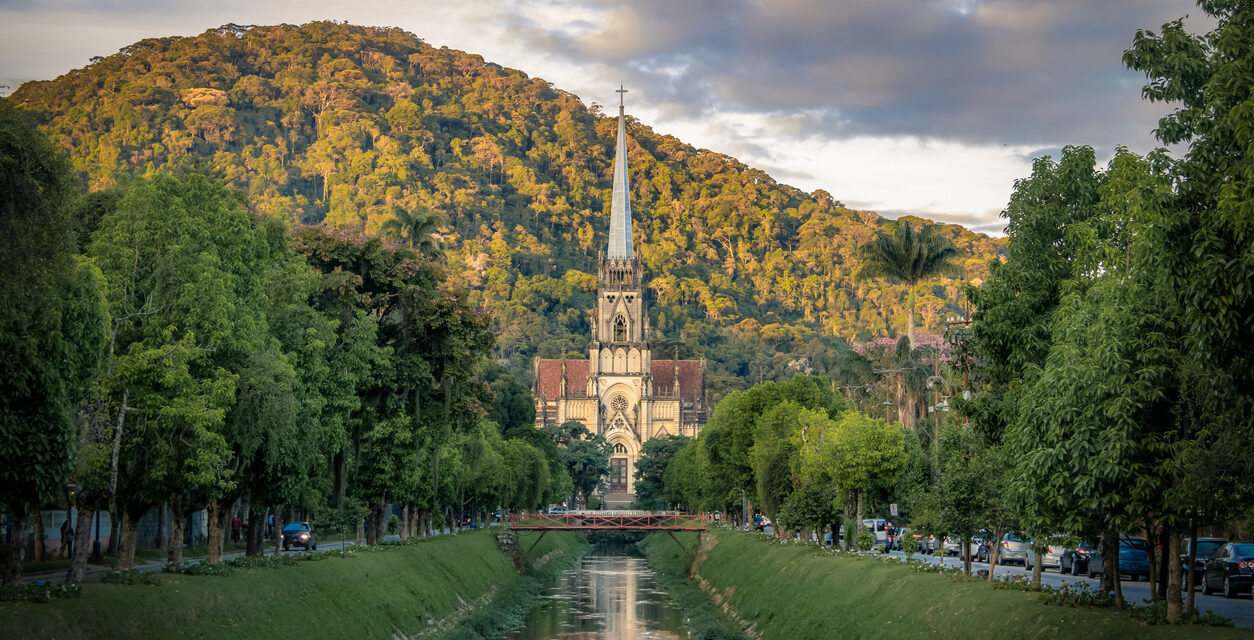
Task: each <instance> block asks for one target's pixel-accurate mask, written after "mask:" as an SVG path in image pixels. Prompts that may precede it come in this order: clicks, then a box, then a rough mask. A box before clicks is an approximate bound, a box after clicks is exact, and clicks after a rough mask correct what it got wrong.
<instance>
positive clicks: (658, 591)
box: [506, 545, 688, 640]
mask: <svg viewBox="0 0 1254 640" xmlns="http://www.w3.org/2000/svg"><path fill="white" fill-rule="evenodd" d="M541 599H542V603H541V604H540V606H538V607H536V608H535V609H532V610H531V612H530V613H528V614H527V623H526V625H525V626H524V627H523V628H522V629H517V630H515V631H513V632H511V633H510V634H509V635H508V636H506V637H507V638H514V639H517V640H539V639H541V638H563V639H578V640H593V639H595V640H631V639H634V638H657V639H659V640H666V639H672V638H686V637H687V635H688V634H687V631H685V630H684V624H683V616H682V615H681V614H680V612H679V609H677V608H676V607H675V605H674V603H672V602H671V600H670V596H668V595H667V594H666V592H665V591H664V590H663V589H662V588H661V586H660V585H658V583H657V581H656V579H655V578H654V576H653V572H652V571H651V570H650V569H649V567H648V565H647V564H646V563H645V560H644V558H642V557H640V555H639V554H638V553H637V552H636V551H635V547H632V546H630V545H604V546H598V547H597V548H596V549H594V550H593V551H592V553H589V554H588V555H586V556H584V557H583V558H582V559H581V560H580V562H579V566H578V567H576V568H574V569H572V570H570V571H567V572H565V573H564V574H562V577H561V578H560V579H559V580H558V583H557V584H556V585H554V586H553V587H551V588H549V589H548V590H546V591H545V592H544V594H543V595H542V596H541Z"/></svg>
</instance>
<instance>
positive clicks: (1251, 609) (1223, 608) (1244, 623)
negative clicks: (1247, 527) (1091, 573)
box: [892, 551, 1254, 628]
mask: <svg viewBox="0 0 1254 640" xmlns="http://www.w3.org/2000/svg"><path fill="white" fill-rule="evenodd" d="M892 555H894V556H897V557H900V558H903V559H904V558H905V554H903V553H902V552H900V551H893V552H892ZM915 557H917V558H922V559H925V560H927V561H928V562H931V563H933V564H935V563H937V562H940V561H941V559H939V558H936V557H934V556H927V557H924V556H915ZM943 562H944V563H945V566H947V567H961V566H962V560H961V559H959V558H954V557H949V556H946V557H945V558H944V560H943ZM987 570H988V564H987V563H985V562H972V563H971V571H972V572H975V571H987ZM993 575H994V576H995V577H996V576H1004V575H1026V576H1029V577H1031V575H1032V572H1031V571H1028V570H1026V569H1024V568H1023V567H1020V566H1013V565H1012V566H1006V565H998V567H997V569H996V571H994V573H993ZM1100 582H1101V580H1100V579H1089V578H1086V577H1083V576H1072V575H1062V574H1060V573H1058V570H1057V569H1045V570H1044V571H1043V572H1042V573H1041V584H1047V585H1050V586H1052V587H1060V586H1062V585H1063V584H1079V583H1083V584H1087V585H1089V586H1090V587H1093V588H1097V587H1098V585H1099V583H1100ZM1194 593H1195V594H1196V597H1197V601H1196V604H1197V608H1198V609H1200V610H1202V611H1207V610H1210V611H1213V612H1215V613H1217V614H1219V615H1221V616H1223V617H1225V618H1228V619H1229V620H1232V622H1233V624H1235V625H1236V626H1238V627H1245V628H1249V627H1254V602H1251V598H1250V595H1249V594H1243V595H1240V596H1238V597H1236V598H1233V599H1228V598H1225V597H1223V596H1222V595H1211V596H1204V595H1202V592H1201V590H1200V589H1199V590H1196V591H1195V592H1194ZM1123 597H1124V598H1126V599H1127V601H1128V602H1132V603H1136V604H1141V601H1142V600H1150V585H1149V583H1148V582H1129V581H1127V580H1124V582H1123Z"/></svg>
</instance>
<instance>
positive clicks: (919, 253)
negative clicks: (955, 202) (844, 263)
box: [856, 221, 963, 349]
mask: <svg viewBox="0 0 1254 640" xmlns="http://www.w3.org/2000/svg"><path fill="white" fill-rule="evenodd" d="M858 254H859V256H861V258H862V268H861V269H859V270H858V274H857V276H856V278H857V279H858V280H869V279H871V278H888V279H889V280H892V281H896V282H904V283H906V285H907V286H909V292H910V302H909V304H910V324H909V325H908V326H907V328H906V335H907V336H909V338H910V347H911V348H912V349H913V348H914V287H915V285H917V284H918V283H919V282H920V281H921V280H925V279H927V278H930V277H932V276H936V275H946V276H957V275H962V272H963V271H962V267H961V266H960V265H957V264H954V263H953V262H951V260H953V259H954V258H955V257H957V256H958V249H957V248H955V247H954V244H953V243H952V242H950V241H949V239H947V238H943V237H941V236H938V235H936V231H935V227H933V226H927V225H922V226H921V228H920V229H919V231H918V232H916V231H915V230H914V227H913V226H912V225H911V224H910V223H909V222H905V221H898V222H896V223H895V224H894V229H893V233H892V234H887V233H882V232H881V233H878V234H876V236H875V239H874V240H872V241H870V242H868V243H866V244H864V245H862V246H861V247H859V248H858Z"/></svg>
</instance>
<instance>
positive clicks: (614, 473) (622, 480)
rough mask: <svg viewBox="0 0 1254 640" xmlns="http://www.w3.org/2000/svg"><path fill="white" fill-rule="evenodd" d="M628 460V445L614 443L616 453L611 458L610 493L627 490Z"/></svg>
mask: <svg viewBox="0 0 1254 640" xmlns="http://www.w3.org/2000/svg"><path fill="white" fill-rule="evenodd" d="M628 462H629V461H628V460H627V447H626V446H625V445H624V444H623V443H621V442H616V443H614V454H613V457H611V458H610V493H626V492H627V469H628V467H629V466H630V465H629V464H628Z"/></svg>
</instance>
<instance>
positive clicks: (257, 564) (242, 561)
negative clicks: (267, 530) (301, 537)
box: [226, 553, 309, 569]
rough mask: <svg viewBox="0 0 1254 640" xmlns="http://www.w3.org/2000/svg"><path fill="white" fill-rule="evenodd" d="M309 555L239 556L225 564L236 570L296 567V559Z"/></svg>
mask: <svg viewBox="0 0 1254 640" xmlns="http://www.w3.org/2000/svg"><path fill="white" fill-rule="evenodd" d="M303 555H309V554H304V553H302V554H298V555H288V554H277V555H268V556H239V557H238V558H232V559H231V560H227V561H226V564H227V565H229V566H231V567H234V568H236V569H274V568H278V567H293V566H296V558H298V557H299V556H303Z"/></svg>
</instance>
